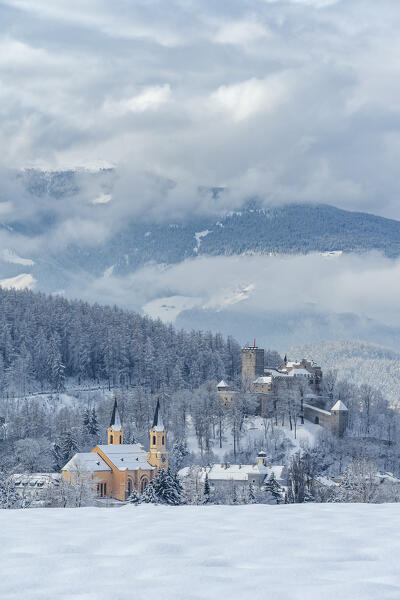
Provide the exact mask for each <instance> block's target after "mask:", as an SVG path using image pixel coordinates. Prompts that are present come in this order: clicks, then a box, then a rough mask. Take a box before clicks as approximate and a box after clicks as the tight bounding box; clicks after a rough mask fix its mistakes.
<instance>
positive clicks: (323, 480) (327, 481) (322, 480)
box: [315, 475, 339, 487]
mask: <svg viewBox="0 0 400 600" xmlns="http://www.w3.org/2000/svg"><path fill="white" fill-rule="evenodd" d="M315 481H317V483H319V484H320V485H323V486H324V487H337V486H338V485H339V484H338V483H337V482H336V481H333V479H331V478H330V477H325V476H324V475H320V476H319V477H316V478H315Z"/></svg>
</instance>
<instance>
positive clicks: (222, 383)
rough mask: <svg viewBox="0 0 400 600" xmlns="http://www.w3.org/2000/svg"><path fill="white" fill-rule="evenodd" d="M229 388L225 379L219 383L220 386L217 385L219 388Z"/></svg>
mask: <svg viewBox="0 0 400 600" xmlns="http://www.w3.org/2000/svg"><path fill="white" fill-rule="evenodd" d="M227 387H229V385H228V384H227V383H226V381H224V380H223V379H221V381H220V382H219V384H218V385H217V388H218V389H219V388H227Z"/></svg>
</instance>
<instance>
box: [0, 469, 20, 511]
mask: <svg viewBox="0 0 400 600" xmlns="http://www.w3.org/2000/svg"><path fill="white" fill-rule="evenodd" d="M22 505H23V501H22V499H21V497H20V496H19V494H18V492H17V490H16V489H15V485H14V482H13V480H12V479H11V477H8V476H7V475H6V474H5V473H0V508H21V507H22Z"/></svg>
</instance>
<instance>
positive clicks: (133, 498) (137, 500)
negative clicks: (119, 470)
mask: <svg viewBox="0 0 400 600" xmlns="http://www.w3.org/2000/svg"><path fill="white" fill-rule="evenodd" d="M128 502H129V504H136V505H137V504H141V502H142V498H141V496H140V494H139V493H138V492H137V491H136V490H133V491H132V493H131V495H130V496H129V498H128Z"/></svg>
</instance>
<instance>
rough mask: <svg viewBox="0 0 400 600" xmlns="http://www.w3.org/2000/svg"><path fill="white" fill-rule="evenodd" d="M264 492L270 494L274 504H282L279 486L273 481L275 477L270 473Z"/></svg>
mask: <svg viewBox="0 0 400 600" xmlns="http://www.w3.org/2000/svg"><path fill="white" fill-rule="evenodd" d="M265 491H266V492H267V493H268V494H270V495H271V496H272V498H273V500H274V502H275V503H276V504H281V503H282V497H283V495H282V491H283V490H282V488H281V486H280V485H279V483H278V482H277V481H276V479H275V475H274V473H273V472H272V473H271V475H270V477H269V479H268V481H267V483H266V485H265Z"/></svg>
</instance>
